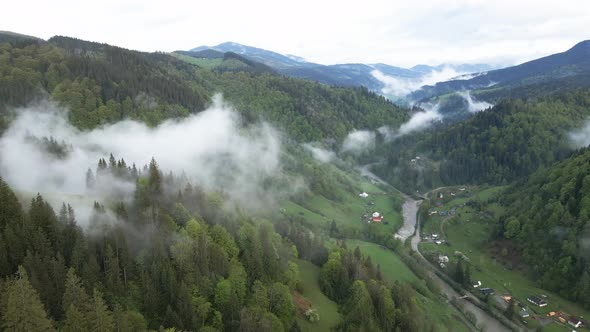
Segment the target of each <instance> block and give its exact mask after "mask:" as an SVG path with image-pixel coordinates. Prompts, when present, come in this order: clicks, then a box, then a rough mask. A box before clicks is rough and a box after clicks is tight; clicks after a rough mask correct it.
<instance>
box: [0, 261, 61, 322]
mask: <svg viewBox="0 0 590 332" xmlns="http://www.w3.org/2000/svg"><path fill="white" fill-rule="evenodd" d="M2 297H5V298H4V299H3V301H2V308H1V311H2V315H1V316H2V318H3V322H2V329H3V330H6V331H19V332H20V331H22V332H28V331H53V330H54V328H53V326H52V322H51V320H50V319H49V318H48V317H47V312H46V311H45V308H44V307H43V303H41V299H40V298H39V294H38V293H37V292H36V291H35V289H33V286H31V283H30V282H29V278H28V276H27V272H26V271H25V269H24V268H23V267H22V266H19V268H18V272H17V276H16V278H14V279H13V280H10V281H9V282H8V283H7V285H6V286H5V291H4V294H2Z"/></svg>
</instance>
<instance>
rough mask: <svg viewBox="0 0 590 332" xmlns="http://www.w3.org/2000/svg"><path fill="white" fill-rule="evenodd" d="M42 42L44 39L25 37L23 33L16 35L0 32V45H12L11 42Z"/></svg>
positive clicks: (14, 33)
mask: <svg viewBox="0 0 590 332" xmlns="http://www.w3.org/2000/svg"><path fill="white" fill-rule="evenodd" d="M27 40H31V41H42V40H43V39H41V38H39V37H34V36H28V35H23V34H21V33H16V32H12V31H2V30H0V43H11V42H20V41H27Z"/></svg>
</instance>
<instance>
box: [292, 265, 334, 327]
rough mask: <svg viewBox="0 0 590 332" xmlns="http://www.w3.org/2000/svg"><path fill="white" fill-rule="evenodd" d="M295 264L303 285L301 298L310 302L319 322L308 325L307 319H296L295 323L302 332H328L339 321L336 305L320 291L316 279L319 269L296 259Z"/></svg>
mask: <svg viewBox="0 0 590 332" xmlns="http://www.w3.org/2000/svg"><path fill="white" fill-rule="evenodd" d="M295 263H297V265H298V266H299V272H300V274H301V281H302V283H303V288H304V291H303V296H304V297H305V298H306V299H308V300H309V301H311V303H312V307H313V308H315V309H316V310H317V311H318V313H319V315H320V320H319V321H318V322H316V323H310V322H309V321H308V320H307V319H305V318H302V317H298V318H297V321H298V323H299V326H300V327H301V330H302V331H330V330H331V328H333V327H335V326H336V325H337V324H338V323H339V322H340V320H341V317H340V314H339V313H338V305H337V304H336V303H335V302H334V301H332V300H330V299H329V298H327V297H326V296H325V295H324V294H323V293H322V291H321V290H320V285H319V283H318V278H319V274H320V268H319V267H317V266H315V265H313V264H312V263H310V262H308V261H304V260H300V259H297V260H295Z"/></svg>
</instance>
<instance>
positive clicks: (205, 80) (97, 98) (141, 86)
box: [0, 37, 407, 141]
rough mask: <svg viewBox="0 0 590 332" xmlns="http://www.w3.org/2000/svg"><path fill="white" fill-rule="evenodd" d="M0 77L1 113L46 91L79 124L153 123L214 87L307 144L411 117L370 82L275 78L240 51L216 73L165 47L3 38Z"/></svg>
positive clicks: (204, 100) (202, 101)
mask: <svg viewBox="0 0 590 332" xmlns="http://www.w3.org/2000/svg"><path fill="white" fill-rule="evenodd" d="M189 58H191V59H192V57H189ZM0 80H1V81H0V83H2V84H0V100H1V101H2V103H1V104H0V112H2V113H6V112H7V111H8V110H10V109H12V108H14V107H20V106H25V105H27V104H28V103H30V102H31V101H33V100H35V99H37V98H39V97H40V96H42V95H47V94H49V95H51V97H52V98H53V99H54V100H55V101H57V102H59V103H60V104H61V105H63V106H66V107H68V108H69V110H70V112H69V118H70V121H71V122H72V123H73V124H75V125H76V126H78V127H79V128H93V127H95V126H97V125H100V124H105V123H113V122H116V121H118V120H121V119H127V118H130V119H138V120H141V121H143V122H146V123H149V124H151V125H156V124H158V123H160V122H162V121H163V120H164V119H167V118H175V117H186V116H187V115H189V114H193V113H197V112H200V111H202V110H204V109H205V108H206V107H207V106H208V105H209V104H210V102H211V98H212V96H213V95H214V94H216V93H222V94H223V96H224V97H225V98H226V99H228V100H229V101H230V102H231V103H232V104H233V105H234V106H235V107H236V108H237V110H238V111H239V112H240V113H242V114H243V116H244V118H245V120H246V121H248V120H252V119H258V118H263V119H266V120H268V121H271V122H272V123H273V124H275V125H276V126H278V127H279V128H282V129H284V130H286V131H287V133H288V134H289V135H290V136H291V137H293V138H295V139H297V140H302V141H309V140H319V139H323V138H336V139H339V138H342V137H344V136H345V135H346V134H347V133H348V132H349V131H350V130H352V129H353V128H371V129H374V128H377V127H380V126H382V125H384V124H390V125H398V124H400V123H401V122H402V121H404V120H405V119H406V118H407V114H406V112H405V111H404V110H402V109H400V108H398V107H396V106H394V105H393V104H391V103H389V102H388V101H387V100H385V99H384V98H383V97H380V96H378V95H376V94H374V93H372V92H369V91H368V90H366V89H362V88H355V89H346V88H334V87H329V86H325V85H321V84H317V83H312V82H309V81H305V80H298V79H293V78H286V77H282V76H278V75H275V74H273V73H272V71H271V70H269V69H268V67H266V66H265V65H262V64H259V63H255V62H253V61H251V60H248V59H245V58H243V57H241V56H239V55H237V54H235V55H232V54H227V55H224V58H223V60H222V65H221V66H220V68H218V69H217V70H215V69H211V68H208V67H207V66H204V65H203V66H199V65H198V64H197V65H195V64H194V63H188V62H186V61H184V60H181V59H177V58H176V57H174V56H171V55H168V54H163V53H143V52H137V51H131V50H126V49H122V48H119V47H113V46H109V45H106V44H99V43H92V42H86V41H82V40H78V39H73V38H68V37H53V38H51V39H50V40H49V41H48V42H46V43H45V42H31V43H27V44H11V43H1V44H0ZM3 120H4V119H3ZM0 124H1V123H0ZM0 127H1V126H0Z"/></svg>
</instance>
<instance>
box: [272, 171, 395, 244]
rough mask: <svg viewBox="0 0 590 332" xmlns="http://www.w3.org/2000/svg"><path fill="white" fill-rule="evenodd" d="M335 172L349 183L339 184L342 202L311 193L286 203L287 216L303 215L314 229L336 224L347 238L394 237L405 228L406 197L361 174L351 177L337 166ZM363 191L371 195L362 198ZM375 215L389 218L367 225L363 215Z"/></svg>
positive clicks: (284, 204) (337, 189)
mask: <svg viewBox="0 0 590 332" xmlns="http://www.w3.org/2000/svg"><path fill="white" fill-rule="evenodd" d="M333 172H335V173H337V174H338V176H340V177H341V178H343V179H344V181H345V182H347V183H344V182H343V183H339V186H337V187H336V188H334V191H335V194H336V195H335V196H337V197H339V198H340V199H338V200H331V199H329V198H326V197H324V196H321V195H317V194H310V195H309V196H308V197H307V198H306V199H305V200H304V201H302V202H297V203H295V202H293V201H284V202H282V203H281V208H282V209H283V210H282V211H283V213H284V214H286V215H288V216H299V217H301V218H303V219H304V220H305V222H306V223H307V224H308V225H310V226H312V227H320V228H327V227H328V226H329V224H330V223H331V222H332V221H334V222H336V225H337V226H338V228H339V229H341V230H342V231H345V233H346V234H347V235H351V234H356V233H358V232H361V231H365V230H370V231H371V232H375V233H377V234H392V233H394V232H395V231H396V230H397V229H398V228H399V227H400V226H401V224H402V222H403V221H402V215H401V203H402V202H403V198H402V197H401V196H400V195H399V194H398V193H391V192H386V191H384V190H383V189H381V188H379V187H378V186H376V185H374V184H373V183H371V182H370V181H369V180H368V179H366V178H362V177H361V176H360V175H358V174H349V173H346V172H344V171H342V170H340V169H337V168H336V167H333ZM361 192H367V193H368V194H369V197H367V198H361V197H359V194H360V193H361ZM373 212H379V213H381V214H382V215H383V216H384V217H385V218H384V222H383V223H381V224H373V223H371V224H367V223H366V222H365V221H364V217H363V215H365V214H366V215H369V216H370V215H371V214H372V213H373Z"/></svg>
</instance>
